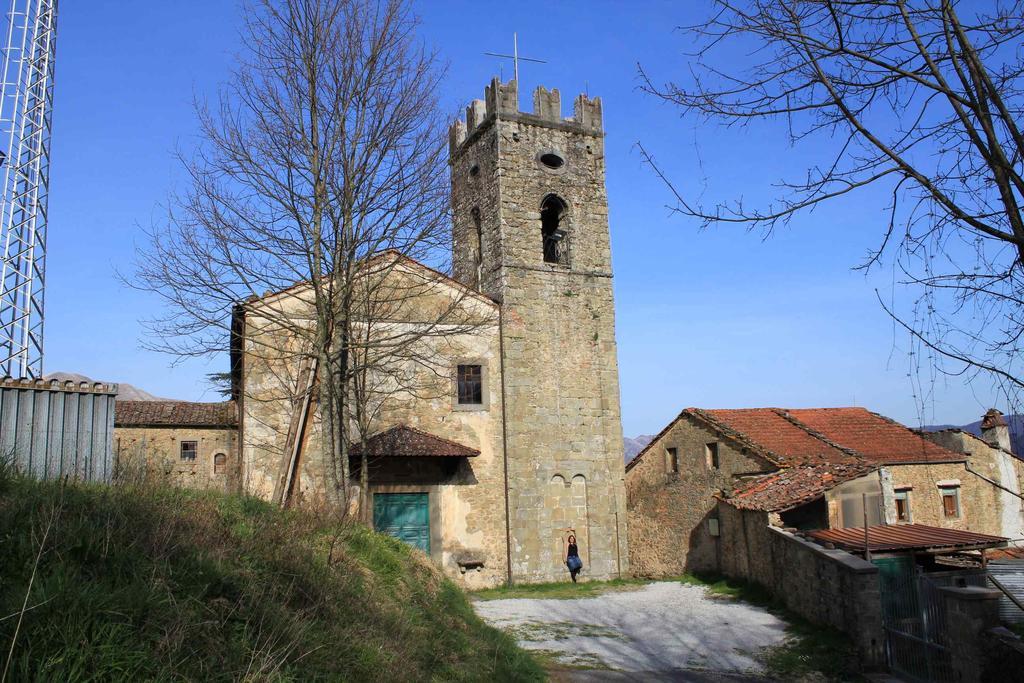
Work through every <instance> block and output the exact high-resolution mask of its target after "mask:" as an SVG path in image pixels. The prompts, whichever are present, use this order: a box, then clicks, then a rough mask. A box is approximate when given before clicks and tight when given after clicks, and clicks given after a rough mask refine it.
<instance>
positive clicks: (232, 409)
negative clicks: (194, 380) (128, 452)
mask: <svg viewBox="0 0 1024 683" xmlns="http://www.w3.org/2000/svg"><path fill="white" fill-rule="evenodd" d="M114 426H115V427H237V426H238V409H237V407H236V405H235V402H234V401H223V402H220V403H194V402H191V401H116V402H115V403H114Z"/></svg>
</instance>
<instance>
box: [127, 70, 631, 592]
mask: <svg viewBox="0 0 1024 683" xmlns="http://www.w3.org/2000/svg"><path fill="white" fill-rule="evenodd" d="M518 99H519V95H518V86H517V83H516V82H515V81H511V82H509V83H502V82H500V81H499V80H498V79H494V80H493V81H492V82H491V84H490V85H489V86H488V87H487V88H486V92H485V98H484V99H483V100H475V101H474V102H472V103H471V105H470V106H469V107H468V109H467V111H466V118H465V120H460V121H457V122H456V123H455V124H454V125H453V126H452V128H451V131H450V168H451V183H452V220H453V237H454V240H453V245H454V246H453V254H452V264H453V268H452V275H451V276H448V275H447V274H442V273H439V272H437V271H436V270H433V269H432V268H430V267H428V266H427V265H425V264H423V263H419V262H417V261H415V260H413V259H411V258H408V257H407V256H405V255H403V254H401V253H398V252H383V253H379V254H377V255H375V256H373V258H370V259H368V260H367V261H366V262H365V263H364V266H363V267H364V268H365V271H366V272H367V273H386V275H382V276H380V278H382V279H381V280H377V281H376V282H378V284H379V282H383V283H384V284H385V286H386V287H388V286H390V287H393V288H394V289H395V291H396V292H398V291H401V292H403V294H402V296H401V299H402V305H397V304H396V306H395V308H394V310H393V311H391V312H390V314H389V315H388V316H387V324H388V325H394V326H395V328H394V329H399V328H401V329H405V330H409V329H412V330H428V329H429V330H432V332H431V333H430V334H426V335H425V336H424V338H423V339H421V340H419V341H417V344H418V346H417V348H416V350H415V355H416V362H412V361H408V360H405V361H402V363H404V365H402V364H400V365H399V369H400V376H401V382H397V381H396V382H395V383H394V384H392V385H388V381H391V380H386V381H385V380H381V384H382V385H385V386H387V387H390V390H389V391H388V392H384V391H382V392H381V398H380V399H379V400H378V401H377V402H376V403H375V404H374V406H373V417H372V423H371V425H370V426H369V427H368V428H367V429H366V430H365V431H364V432H363V434H362V436H361V437H360V438H359V440H357V441H355V442H353V443H351V444H349V455H350V460H349V465H350V468H351V471H352V473H353V480H352V481H351V482H350V484H357V483H358V477H359V474H360V472H359V468H360V466H361V462H362V459H361V456H362V455H364V454H365V456H366V458H367V461H368V467H367V473H366V474H367V479H368V485H367V491H366V494H367V498H368V501H367V508H368V509H367V510H366V512H367V513H368V515H367V516H369V517H372V521H373V524H374V526H375V527H376V528H377V529H378V530H380V531H384V532H387V533H391V534H393V535H395V536H397V537H399V538H402V539H403V540H405V541H407V542H409V543H411V544H413V545H415V546H417V547H419V548H421V549H423V550H424V552H426V553H427V554H428V555H429V556H430V557H431V558H432V559H433V560H434V561H435V562H436V563H437V564H438V565H440V566H441V567H442V568H443V569H444V570H445V571H446V572H447V573H448V574H449V575H450V576H452V577H453V578H455V579H457V580H459V581H460V582H461V583H462V584H463V585H465V586H467V587H482V586H491V585H495V584H498V583H503V582H530V581H551V580H560V579H563V578H565V577H567V572H566V570H565V567H564V553H565V548H566V539H567V537H568V535H569V534H575V535H576V537H577V540H578V543H579V547H580V552H581V556H582V559H583V562H584V574H583V576H584V577H589V578H601V579H605V578H613V577H617V576H620V575H622V574H626V573H628V571H629V553H628V549H627V539H626V495H625V488H624V465H623V461H622V451H621V449H622V429H621V422H620V412H619V383H618V366H617V359H616V345H615V318H614V316H615V310H614V300H613V296H612V266H611V250H610V234H609V225H608V201H607V195H606V191H605V166H604V163H605V157H604V131H603V129H602V112H601V101H600V99H599V98H593V99H591V98H589V97H587V96H583V95H581V96H579V97H578V98H576V100H575V103H574V109H573V114H572V116H571V117H569V118H563V117H562V114H561V98H560V95H559V93H558V91H557V90H551V91H549V90H547V89H545V88H538V89H537V90H536V92H535V93H534V96H533V111H532V112H522V111H519V106H518ZM366 277H378V276H377V275H367V276H366ZM410 291H412V292H415V294H414V295H410ZM311 305H312V298H311V296H310V289H309V285H308V284H304V283H298V284H296V285H294V286H292V287H289V288H287V289H284V290H282V291H279V292H269V293H267V294H265V295H263V296H260V297H253V298H251V299H249V300H247V301H244V302H240V303H239V304H238V305H237V306H236V307H235V311H234V316H233V321H232V343H231V347H232V350H231V373H232V378H233V380H232V383H233V395H234V398H235V399H236V401H237V406H238V415H239V417H238V425H237V439H236V442H235V443H236V447H235V449H234V450H232V451H231V453H233V454H236V456H237V458H238V465H237V475H236V476H237V481H238V486H239V489H240V490H241V491H243V492H245V493H248V494H251V495H255V496H259V497H261V498H265V499H267V500H271V501H274V502H276V503H279V504H282V505H284V504H307V505H317V504H319V503H320V502H322V501H323V500H325V498H326V497H327V496H326V494H327V491H328V486H330V485H331V484H330V482H331V481H332V477H335V474H334V470H331V469H330V468H337V467H338V463H337V459H336V458H332V457H328V455H327V454H325V453H324V452H323V449H322V447H321V444H322V438H321V428H322V424H321V421H320V418H319V412H318V411H319V405H318V400H317V397H318V392H317V387H318V384H317V382H318V378H319V375H318V372H319V371H318V365H317V361H316V360H315V359H314V358H312V357H311V356H310V353H309V352H308V350H306V349H304V348H302V342H300V341H299V340H298V339H297V336H301V335H296V334H292V333H290V332H289V331H288V330H289V327H291V329H297V328H295V327H294V326H295V325H296V324H309V323H308V321H310V320H313V319H315V318H313V316H312V315H311V313H310V311H311ZM438 311H443V312H444V313H445V315H446V316H450V318H449V317H446V318H444V319H443V320H442V319H439V317H438ZM451 319H454V320H456V321H458V323H457V324H452V323H450V320H451ZM302 321H307V322H306V323H303V322H302ZM285 322H288V324H285ZM354 324H355V325H364V326H365V325H368V324H369V323H367V321H366V320H360V321H356V322H355V323H354ZM436 330H441V333H437V332H436ZM412 386H415V390H413V389H412V388H411V387H412ZM128 426H129V425H127V424H126V425H125V428H126V429H127V427H128ZM168 430H170V425H168ZM142 436H143V434H142V433H141V432H139V433H132V434H131V435H129V434H128V432H127V431H125V434H124V438H125V439H129V438H130V439H135V440H136V442H137V441H139V440H140V439H141V438H142ZM145 436H146V438H147V439H149V441H147V444H148V443H149V442H151V441H152V440H153V438H154V437H155V433H153V432H147V433H146V435H145ZM172 436H174V435H172V434H171V433H170V431H168V434H167V436H166V437H164V436H160V438H161V439H165V441H166V442H167V444H168V448H170V449H171V450H172V451H173V449H175V448H179V447H180V445H177V444H178V442H177V441H174V442H173V443H172V441H171V438H172ZM175 438H179V439H181V438H184V436H181V437H175ZM126 445H128V444H127V442H126ZM199 448H200V449H202V448H203V446H199ZM179 457H180V456H179ZM197 457H198V456H197ZM172 459H173V458H172ZM177 466H178V467H181V466H180V464H178V465H177ZM174 474H175V475H176V476H178V475H179V474H180V475H181V476H184V477H185V479H188V476H192V475H189V474H187V473H185V472H182V473H178V472H177V471H176V470H175V472H174ZM195 476H197V477H198V473H197V475H195Z"/></svg>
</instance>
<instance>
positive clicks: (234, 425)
mask: <svg viewBox="0 0 1024 683" xmlns="http://www.w3.org/2000/svg"><path fill="white" fill-rule="evenodd" d="M114 455H115V458H116V460H115V462H116V467H117V469H118V471H119V474H120V475H121V476H129V477H133V476H142V475H144V476H147V477H149V478H151V479H154V480H157V481H162V482H165V483H170V484H173V485H175V486H184V487H188V488H200V489H215V490H218V491H225V492H236V491H238V490H240V481H239V477H238V475H239V466H238V465H239V462H238V457H239V451H238V409H237V406H236V404H235V402H234V401H225V402H222V403H192V402H188V401H117V402H116V403H115V404H114Z"/></svg>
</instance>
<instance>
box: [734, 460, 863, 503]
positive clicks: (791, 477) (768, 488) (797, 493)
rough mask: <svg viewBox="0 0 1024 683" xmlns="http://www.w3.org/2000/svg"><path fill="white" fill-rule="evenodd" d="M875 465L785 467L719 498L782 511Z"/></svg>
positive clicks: (813, 497)
mask: <svg viewBox="0 0 1024 683" xmlns="http://www.w3.org/2000/svg"><path fill="white" fill-rule="evenodd" d="M875 469H877V466H875V465H868V464H856V463H854V464H834V463H829V464H826V465H815V466H804V467H789V468H786V469H784V470H780V471H778V472H773V473H771V474H766V475H763V476H760V477H755V478H753V479H751V480H749V481H748V483H747V484H746V485H745V486H742V487H740V488H738V489H737V490H736V491H734V492H733V493H732V495H730V496H729V497H728V498H723V500H725V502H727V503H729V504H730V505H732V506H733V507H736V508H739V509H741V510H760V511H761V512H784V511H785V510H791V509H793V508H795V507H798V506H800V505H803V504H804V503H809V502H811V501H812V500H815V499H817V498H820V497H821V496H823V495H825V492H826V491H828V490H830V489H832V488H833V487H835V486H838V485H839V484H842V483H844V482H847V481H850V480H851V479H856V478H858V477H862V476H864V475H866V474H869V473H870V472H873V471H874V470H875Z"/></svg>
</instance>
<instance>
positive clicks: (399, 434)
mask: <svg viewBox="0 0 1024 683" xmlns="http://www.w3.org/2000/svg"><path fill="white" fill-rule="evenodd" d="M349 453H350V454H351V455H352V456H355V457H359V456H362V454H363V449H362V447H361V445H360V444H358V443H354V444H352V445H351V446H349ZM366 454H367V456H369V457H374V458H377V457H432V458H472V457H475V456H478V455H480V451H478V450H476V449H475V448H470V447H469V446H463V445H462V444H460V443H456V442H455V441H449V440H448V439H442V438H441V437H439V436H434V435H433V434H429V433H427V432H424V431H422V430H419V429H414V428H413V427H408V426H406V425H397V426H395V427H392V428H390V429H387V430H385V431H383V432H379V433H377V434H374V435H373V436H371V437H370V438H369V439H367V442H366Z"/></svg>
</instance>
